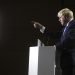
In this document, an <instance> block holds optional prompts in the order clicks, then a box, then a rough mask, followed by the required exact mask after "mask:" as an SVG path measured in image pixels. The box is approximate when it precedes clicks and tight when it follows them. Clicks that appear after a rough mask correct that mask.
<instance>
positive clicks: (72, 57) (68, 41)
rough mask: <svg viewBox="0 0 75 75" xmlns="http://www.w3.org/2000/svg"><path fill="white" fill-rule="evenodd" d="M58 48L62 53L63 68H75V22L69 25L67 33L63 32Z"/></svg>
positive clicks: (61, 62)
mask: <svg viewBox="0 0 75 75" xmlns="http://www.w3.org/2000/svg"><path fill="white" fill-rule="evenodd" d="M64 29H65V28H64ZM56 47H57V50H60V51H61V61H60V65H61V67H62V68H64V67H66V66H75V20H72V21H71V22H70V23H69V25H68V26H67V27H66V30H65V32H64V31H63V33H62V36H61V38H60V41H59V42H58V43H57V44H56Z"/></svg>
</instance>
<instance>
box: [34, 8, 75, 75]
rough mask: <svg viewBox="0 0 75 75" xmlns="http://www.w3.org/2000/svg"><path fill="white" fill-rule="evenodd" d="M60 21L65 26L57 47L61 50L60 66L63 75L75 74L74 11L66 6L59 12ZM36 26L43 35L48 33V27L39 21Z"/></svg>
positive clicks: (35, 23)
mask: <svg viewBox="0 0 75 75" xmlns="http://www.w3.org/2000/svg"><path fill="white" fill-rule="evenodd" d="M57 16H58V18H59V22H60V23H61V25H62V26H65V27H64V29H63V31H62V34H61V37H60V40H59V41H58V42H57V43H56V49H57V50H59V51H60V52H61V56H60V66H61V69H62V75H75V20H74V16H73V12H72V11H71V10H70V9H68V8H64V9H62V10H60V11H59V12H58V15H57ZM34 28H38V29H40V32H41V33H42V34H43V35H45V34H46V35H49V36H51V35H50V34H47V33H48V31H47V30H46V27H44V26H43V25H41V24H40V23H38V22H34Z"/></svg>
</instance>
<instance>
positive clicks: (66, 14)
mask: <svg viewBox="0 0 75 75" xmlns="http://www.w3.org/2000/svg"><path fill="white" fill-rule="evenodd" d="M61 15H63V16H64V17H67V18H69V19H73V18H74V16H73V12H72V11H71V10H70V9H68V8H64V9H62V10H60V11H59V12H58V15H57V16H58V17H60V16H61Z"/></svg>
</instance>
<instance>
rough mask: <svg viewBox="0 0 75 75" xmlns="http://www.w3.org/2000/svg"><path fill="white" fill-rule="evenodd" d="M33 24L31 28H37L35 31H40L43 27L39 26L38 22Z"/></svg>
mask: <svg viewBox="0 0 75 75" xmlns="http://www.w3.org/2000/svg"><path fill="white" fill-rule="evenodd" d="M32 22H33V26H34V28H37V29H42V27H43V25H42V24H40V23H39V22H35V21H32Z"/></svg>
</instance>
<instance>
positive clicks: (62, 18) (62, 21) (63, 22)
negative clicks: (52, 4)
mask: <svg viewBox="0 0 75 75" xmlns="http://www.w3.org/2000/svg"><path fill="white" fill-rule="evenodd" d="M58 18H59V22H60V23H61V25H62V26H63V25H64V24H65V22H66V19H65V17H64V16H63V15H61V16H59V17H58Z"/></svg>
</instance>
